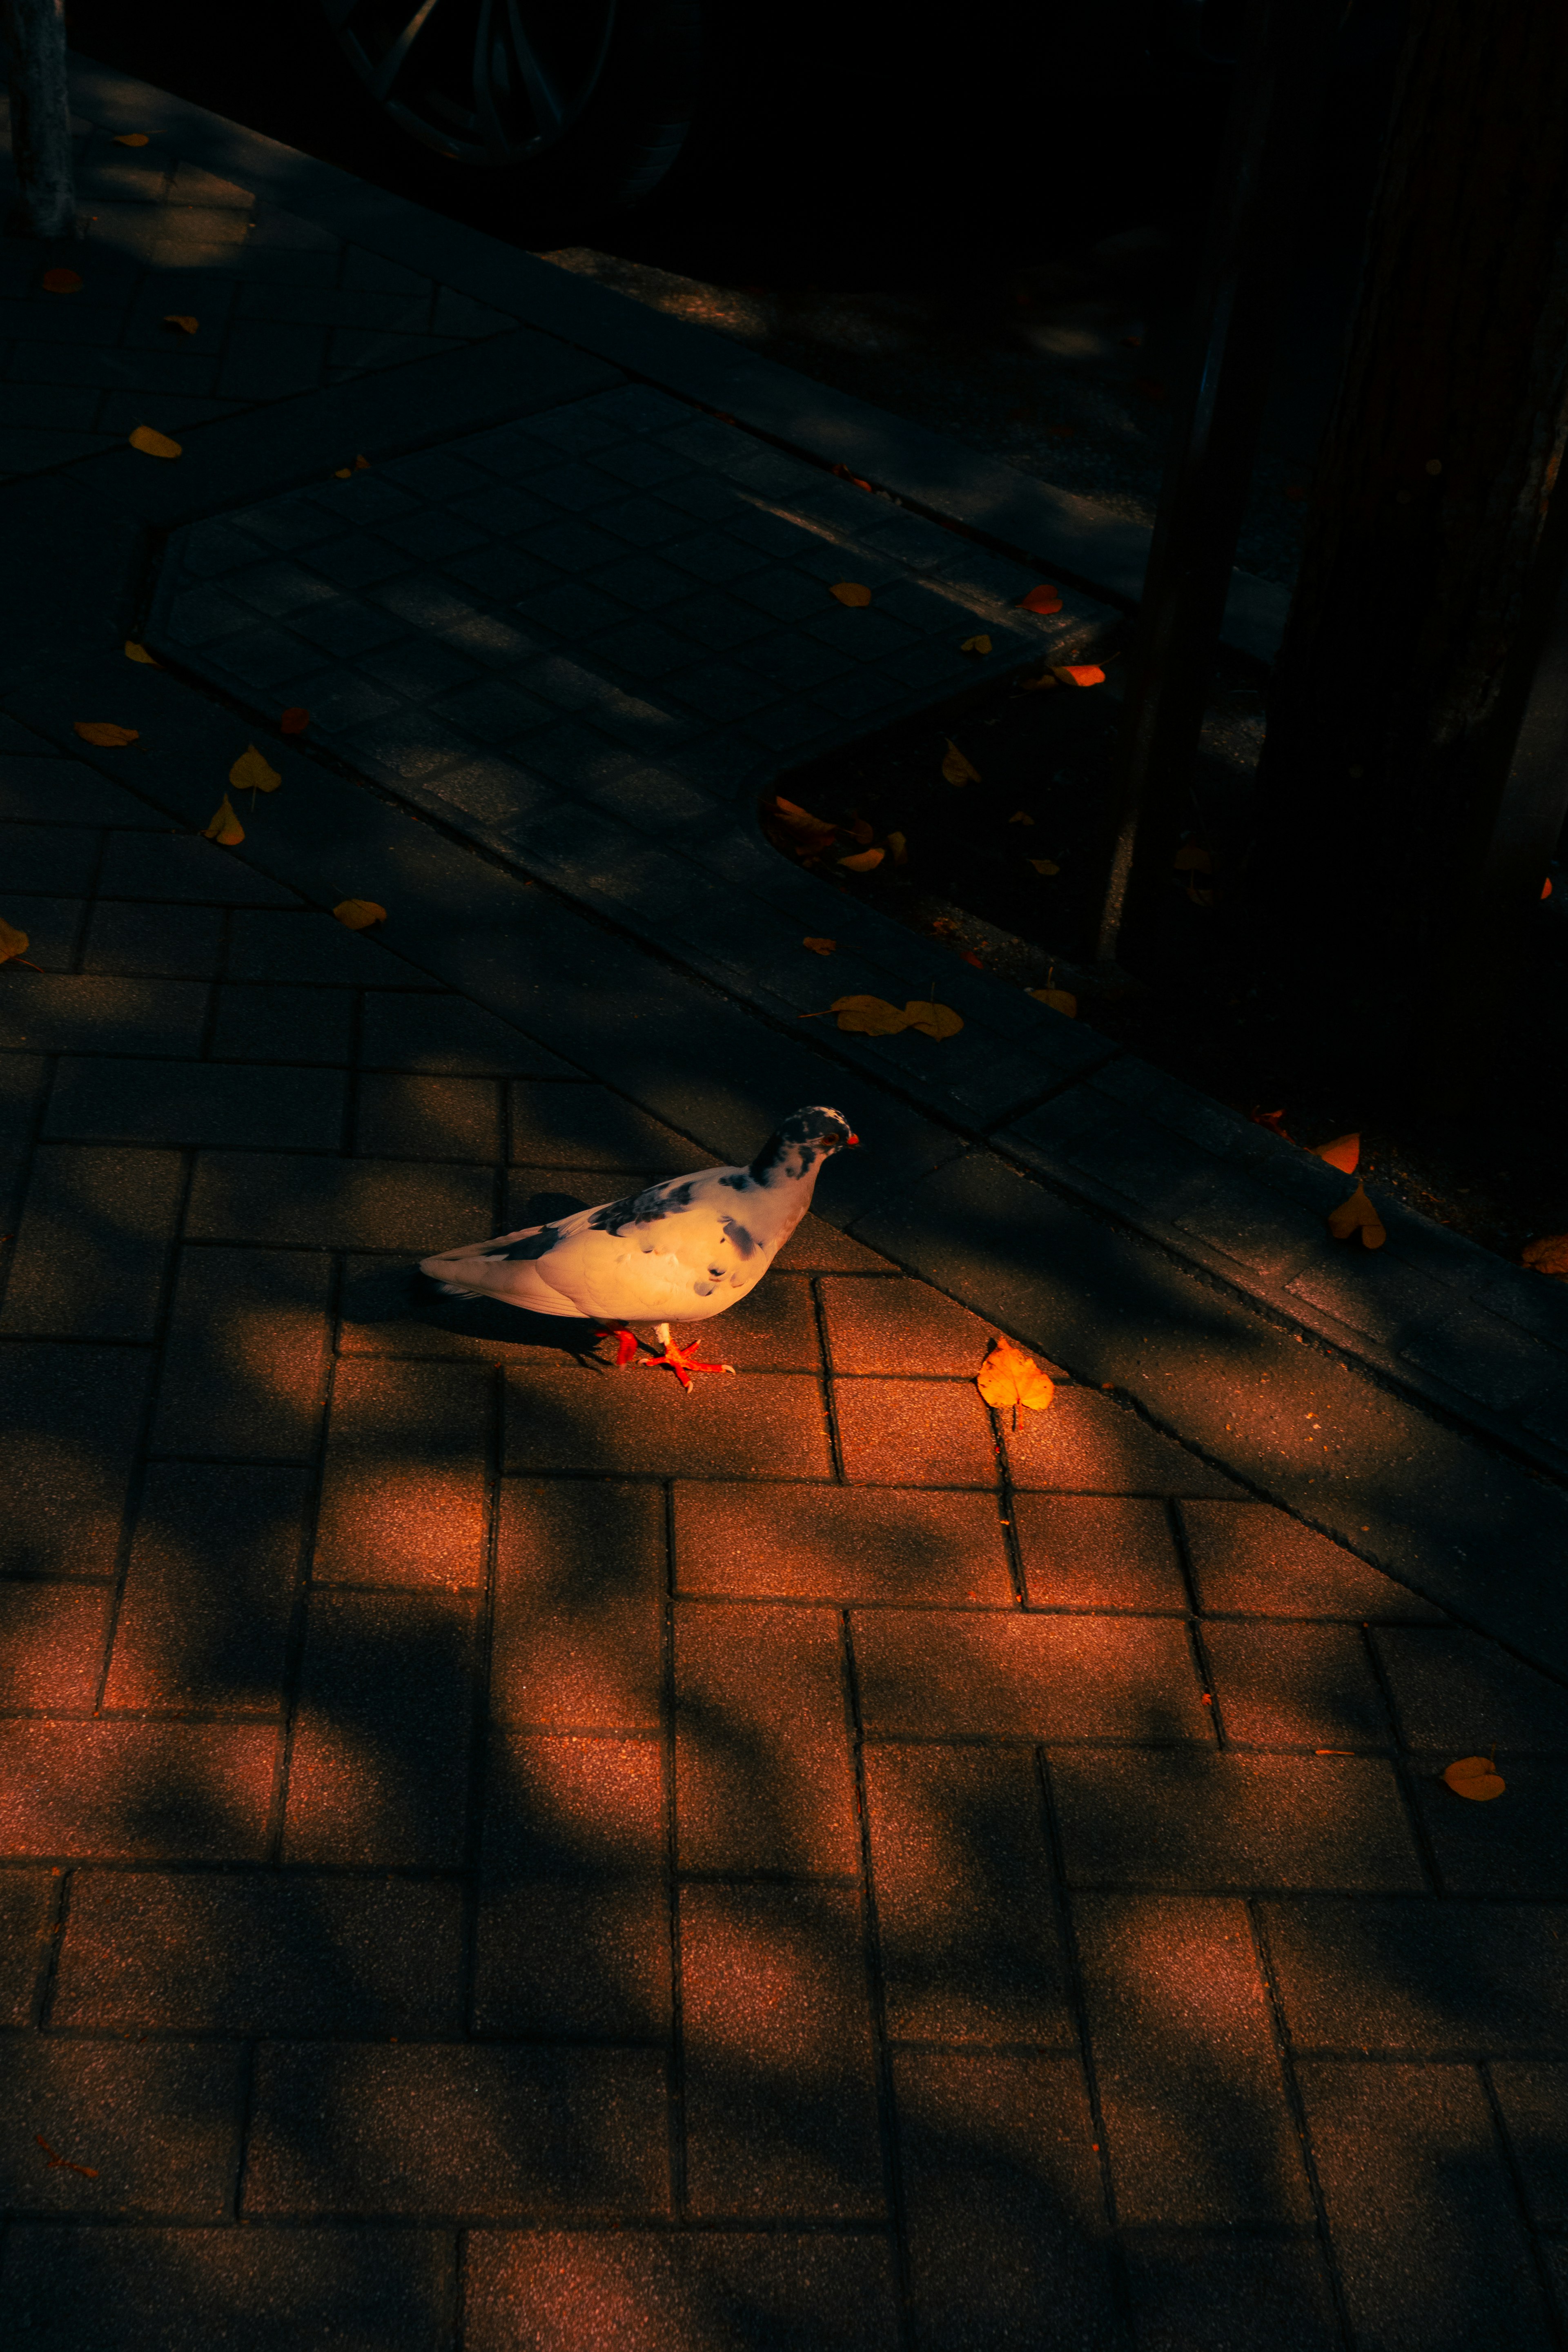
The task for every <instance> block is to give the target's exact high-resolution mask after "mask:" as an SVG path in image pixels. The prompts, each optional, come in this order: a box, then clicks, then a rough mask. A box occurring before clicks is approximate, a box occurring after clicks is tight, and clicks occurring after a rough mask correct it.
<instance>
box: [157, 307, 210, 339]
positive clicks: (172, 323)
mask: <svg viewBox="0 0 1568 2352" xmlns="http://www.w3.org/2000/svg"><path fill="white" fill-rule="evenodd" d="M201 323H202V322H201V320H199V319H193V318H192V316H191V314H190V312H189V311H188V310H170V311H168V312H167V313H166V314H165V316H164V319H163V324H164V326H165V327H173V328H174V331H175V332H176V333H177V334H181V335H194V334H195V331H196V329H197V328H198V327H199V326H200V325H201Z"/></svg>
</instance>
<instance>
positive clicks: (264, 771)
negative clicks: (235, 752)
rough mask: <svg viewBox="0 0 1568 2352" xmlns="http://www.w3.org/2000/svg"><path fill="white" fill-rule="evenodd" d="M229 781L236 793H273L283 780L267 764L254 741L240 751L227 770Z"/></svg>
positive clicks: (274, 769) (275, 770)
mask: <svg viewBox="0 0 1568 2352" xmlns="http://www.w3.org/2000/svg"><path fill="white" fill-rule="evenodd" d="M228 780H229V782H230V783H231V784H232V785H233V786H234V789H235V791H236V792H237V793H275V792H276V791H277V790H278V787H279V784H280V783H281V782H283V779H282V777H281V776H280V775H279V772H278V771H277V769H276V768H274V767H270V766H268V762H267V761H265V760H264V759H263V758H262V756H261V754H260V752H259V751H258V750H257V748H256V746H255V744H254V743H249V744H247V746H246V748H245V750H244V751H242V752H241V753H240V755H239V757H238V759H237V761H235V763H234V765H233V767H232V768H231V769H230V770H229V772H228Z"/></svg>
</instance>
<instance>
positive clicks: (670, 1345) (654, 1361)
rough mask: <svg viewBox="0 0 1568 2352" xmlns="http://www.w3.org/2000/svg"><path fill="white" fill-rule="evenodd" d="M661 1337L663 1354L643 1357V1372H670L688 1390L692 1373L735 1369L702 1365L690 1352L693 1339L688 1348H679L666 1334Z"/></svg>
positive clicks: (694, 1341)
mask: <svg viewBox="0 0 1568 2352" xmlns="http://www.w3.org/2000/svg"><path fill="white" fill-rule="evenodd" d="M663 1336H664V1353H663V1355H662V1356H645V1357H644V1358H643V1370H644V1371H645V1372H657V1371H661V1370H663V1371H671V1372H673V1373H674V1374H675V1377H676V1379H677V1380H678V1381H679V1382H680V1385H681V1387H682V1388H683V1389H688V1390H689V1388H690V1386H691V1375H692V1373H693V1372H732V1371H733V1370H734V1369H735V1367H734V1365H733V1364H704V1363H702V1362H700V1360H699V1359H698V1358H697V1357H696V1356H694V1355H693V1354H692V1352H691V1349H692V1348H695V1347H696V1345H697V1342H696V1340H695V1339H693V1340H692V1341H691V1343H690V1346H689V1347H685V1348H679V1347H677V1345H676V1343H675V1341H674V1340H673V1339H671V1338H670V1337H669V1334H668V1332H666V1333H665V1334H664V1335H663Z"/></svg>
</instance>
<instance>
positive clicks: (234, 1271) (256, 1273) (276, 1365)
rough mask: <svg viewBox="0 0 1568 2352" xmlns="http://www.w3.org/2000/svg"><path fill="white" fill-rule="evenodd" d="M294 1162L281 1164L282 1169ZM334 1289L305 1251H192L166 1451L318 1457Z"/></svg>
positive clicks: (325, 1270)
mask: <svg viewBox="0 0 1568 2352" xmlns="http://www.w3.org/2000/svg"><path fill="white" fill-rule="evenodd" d="M289 1164H290V1163H289V1161H287V1160H277V1161H274V1162H272V1163H271V1165H272V1166H273V1167H275V1168H277V1169H278V1170H279V1171H284V1170H286V1169H287V1168H288V1167H289ZM296 1164H297V1163H296ZM330 1286H331V1265H330V1264H329V1263H328V1261H327V1260H325V1259H324V1258H321V1257H319V1256H316V1255H307V1254H306V1253H305V1252H303V1251H295V1250H266V1249H215V1248H210V1247H202V1248H198V1249H187V1250H185V1251H184V1252H183V1253H182V1255H181V1260H180V1268H179V1274H178V1276H177V1279H176V1282H175V1287H174V1308H173V1311H172V1313H171V1316H170V1321H169V1333H168V1339H167V1340H166V1342H165V1346H164V1352H163V1381H162V1385H161V1387H160V1390H159V1396H158V1416H157V1420H156V1422H155V1423H154V1424H153V1444H154V1446H155V1447H156V1448H157V1450H158V1451H159V1452H160V1453H164V1454H237V1455H238V1456H240V1458H241V1459H246V1458H248V1459H250V1460H251V1461H267V1460H283V1461H300V1460H304V1459H306V1458H308V1457H310V1455H312V1454H314V1452H315V1449H316V1443H317V1433H318V1431H319V1428H320V1425H321V1412H322V1409H323V1406H324V1404H325V1402H326V1375H327V1360H328V1359H327V1349H328V1344H329V1330H328V1321H327V1301H328V1297H329V1291H330Z"/></svg>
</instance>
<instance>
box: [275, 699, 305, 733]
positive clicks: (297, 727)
mask: <svg viewBox="0 0 1568 2352" xmlns="http://www.w3.org/2000/svg"><path fill="white" fill-rule="evenodd" d="M309 725H310V712H309V711H308V710H307V709H306V708H305V706H304V704H303V703H302V702H291V703H290V704H289V708H288V709H287V710H285V711H284V712H283V713H282V715H281V717H280V718H279V721H278V731H279V734H280V735H302V734H303V733H304V731H305V730H306V728H307V727H309Z"/></svg>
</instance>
